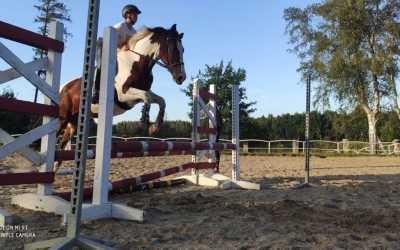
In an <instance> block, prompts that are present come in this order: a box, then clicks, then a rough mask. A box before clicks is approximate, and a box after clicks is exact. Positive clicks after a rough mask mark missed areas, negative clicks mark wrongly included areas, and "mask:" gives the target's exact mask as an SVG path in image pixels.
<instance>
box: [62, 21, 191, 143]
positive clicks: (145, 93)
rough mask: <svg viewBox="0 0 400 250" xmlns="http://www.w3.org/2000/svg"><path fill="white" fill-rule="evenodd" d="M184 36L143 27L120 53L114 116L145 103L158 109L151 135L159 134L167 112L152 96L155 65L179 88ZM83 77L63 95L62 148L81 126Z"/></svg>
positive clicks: (93, 107) (94, 111) (95, 108)
mask: <svg viewBox="0 0 400 250" xmlns="http://www.w3.org/2000/svg"><path fill="white" fill-rule="evenodd" d="M182 38H183V33H179V32H178V31H177V30H176V24H174V25H173V26H172V27H171V28H170V29H164V28H162V27H156V28H148V27H144V28H142V29H141V30H139V31H138V32H137V33H136V34H134V35H133V36H132V37H131V38H130V39H129V40H128V42H127V44H126V48H127V49H121V50H118V51H117V64H118V72H117V75H116V77H115V96H114V110H113V115H114V116H115V115H119V114H122V113H124V112H126V111H128V110H130V109H132V108H133V107H134V106H135V105H136V104H138V103H141V102H143V103H144V104H147V105H150V104H151V103H156V104H158V106H159V112H158V115H157V118H156V120H155V122H154V124H152V125H151V126H150V127H149V134H150V135H152V134H154V133H156V132H158V131H159V129H160V127H161V124H162V123H163V118H164V113H165V101H164V99H163V98H162V97H161V96H158V95H156V94H155V93H153V92H152V91H151V90H150V89H151V85H152V83H153V75H152V69H153V66H154V65H155V64H158V65H160V66H162V67H164V68H166V69H167V70H168V71H169V72H170V73H171V75H172V77H173V79H174V80H175V82H176V83H177V84H178V85H181V84H182V83H183V81H185V79H186V73H185V67H184V63H183V51H184V49H183V46H182ZM80 87H81V78H77V79H75V80H72V81H70V82H68V83H67V84H66V85H65V86H64V87H63V88H62V90H61V92H60V105H59V119H60V128H59V130H58V135H60V134H63V137H62V139H61V143H60V144H59V147H60V148H61V149H63V148H65V146H66V144H67V143H68V141H69V140H70V139H71V138H72V136H73V135H74V133H75V131H76V128H77V124H78V119H77V118H78V113H79V101H80ZM97 113H98V104H92V105H91V114H92V117H97Z"/></svg>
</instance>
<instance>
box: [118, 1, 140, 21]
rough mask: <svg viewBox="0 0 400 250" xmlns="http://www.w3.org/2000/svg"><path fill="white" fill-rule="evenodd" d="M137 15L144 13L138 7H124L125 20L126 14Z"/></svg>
mask: <svg viewBox="0 0 400 250" xmlns="http://www.w3.org/2000/svg"><path fill="white" fill-rule="evenodd" d="M132 12H133V13H136V14H138V15H139V14H140V13H142V12H141V11H140V10H139V8H138V7H136V6H135V5H133V4H128V5H125V6H124V8H122V17H124V18H125V15H126V13H132Z"/></svg>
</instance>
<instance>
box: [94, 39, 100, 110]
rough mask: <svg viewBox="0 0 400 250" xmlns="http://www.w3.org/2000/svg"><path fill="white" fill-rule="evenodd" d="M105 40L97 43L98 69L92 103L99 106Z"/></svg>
mask: <svg viewBox="0 0 400 250" xmlns="http://www.w3.org/2000/svg"><path fill="white" fill-rule="evenodd" d="M102 48H103V38H101V37H99V39H98V40H97V42H96V57H95V58H96V68H95V72H94V83H93V88H92V93H93V95H92V103H93V104H98V103H99V98H100V75H101V58H102V54H103V53H102Z"/></svg>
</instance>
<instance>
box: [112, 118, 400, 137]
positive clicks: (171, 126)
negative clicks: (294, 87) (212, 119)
mask: <svg viewBox="0 0 400 250" xmlns="http://www.w3.org/2000/svg"><path fill="white" fill-rule="evenodd" d="M378 118H379V119H378V120H379V121H378V124H377V130H378V133H379V134H380V138H381V140H382V141H393V140H394V139H400V130H399V129H398V128H399V127H400V121H399V119H398V118H397V115H396V113H395V112H381V113H380V114H379V117H378ZM310 120H311V123H310V138H311V139H312V140H333V141H339V140H342V139H349V140H354V141H368V123H367V118H366V117H365V115H364V114H363V113H362V112H360V111H359V110H356V111H354V112H352V113H346V112H335V111H325V112H318V111H312V112H311V113H310ZM304 121H305V114H304V113H295V114H289V113H287V114H281V115H268V116H262V117H258V118H252V117H250V118H248V119H246V120H242V121H241V122H240V137H241V138H242V139H264V140H277V139H298V140H304V123H305V122H304ZM191 131H192V126H191V122H189V121H166V122H165V123H164V125H163V127H162V129H161V130H160V132H159V133H158V134H157V137H160V138H177V137H186V138H190V136H191ZM221 132H222V133H221V138H231V134H230V133H231V130H230V123H228V124H225V123H224V126H223V130H222V131H221ZM113 135H116V136H122V137H134V136H147V134H146V131H145V130H143V129H141V126H140V123H139V122H126V121H125V122H120V123H118V124H116V125H114V127H113Z"/></svg>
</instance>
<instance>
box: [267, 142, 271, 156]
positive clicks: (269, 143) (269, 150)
mask: <svg viewBox="0 0 400 250" xmlns="http://www.w3.org/2000/svg"><path fill="white" fill-rule="evenodd" d="M268 154H271V142H270V141H269V142H268Z"/></svg>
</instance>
